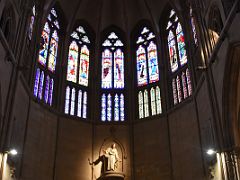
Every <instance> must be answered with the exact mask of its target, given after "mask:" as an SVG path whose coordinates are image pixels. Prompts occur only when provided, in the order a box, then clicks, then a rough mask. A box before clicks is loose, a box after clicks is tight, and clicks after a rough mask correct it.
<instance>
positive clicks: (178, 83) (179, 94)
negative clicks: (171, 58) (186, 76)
mask: <svg viewBox="0 0 240 180" xmlns="http://www.w3.org/2000/svg"><path fill="white" fill-rule="evenodd" d="M176 81H177V95H178V102H179V103H180V102H182V99H183V97H182V88H181V82H180V78H179V76H177V78H176Z"/></svg>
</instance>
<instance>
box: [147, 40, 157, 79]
mask: <svg viewBox="0 0 240 180" xmlns="http://www.w3.org/2000/svg"><path fill="white" fill-rule="evenodd" d="M148 69H149V71H148V72H149V81H150V83H153V82H157V81H158V80H159V71H158V61H157V46H156V44H155V43H154V42H152V41H151V42H150V44H149V46H148Z"/></svg>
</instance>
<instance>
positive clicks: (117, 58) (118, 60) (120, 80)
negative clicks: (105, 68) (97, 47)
mask: <svg viewBox="0 0 240 180" xmlns="http://www.w3.org/2000/svg"><path fill="white" fill-rule="evenodd" d="M114 88H124V60H123V53H122V51H121V50H120V49H117V51H116V52H115V53H114Z"/></svg>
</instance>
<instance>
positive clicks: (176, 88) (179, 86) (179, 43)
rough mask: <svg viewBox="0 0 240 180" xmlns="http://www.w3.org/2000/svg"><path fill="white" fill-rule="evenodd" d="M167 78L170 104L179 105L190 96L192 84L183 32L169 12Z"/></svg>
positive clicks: (175, 18)
mask: <svg viewBox="0 0 240 180" xmlns="http://www.w3.org/2000/svg"><path fill="white" fill-rule="evenodd" d="M166 31H167V37H168V53H169V69H170V70H169V77H170V81H171V83H170V84H171V89H172V102H173V104H174V105H176V104H178V103H181V102H182V101H183V100H184V99H186V98H188V97H189V96H190V95H192V84H191V77H190V72H189V69H188V66H189V65H188V57H187V49H186V44H185V39H184V32H183V28H182V25H181V23H180V22H179V19H178V16H177V14H176V12H175V11H174V10H171V12H170V15H169V21H168V24H167V28H166Z"/></svg>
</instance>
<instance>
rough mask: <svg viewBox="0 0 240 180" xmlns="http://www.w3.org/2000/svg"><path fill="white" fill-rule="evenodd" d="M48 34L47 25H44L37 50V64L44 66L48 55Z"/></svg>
mask: <svg viewBox="0 0 240 180" xmlns="http://www.w3.org/2000/svg"><path fill="white" fill-rule="evenodd" d="M49 34H50V28H49V25H48V23H45V25H44V29H43V31H42V35H41V40H40V49H39V56H38V62H39V63H40V64H41V65H43V66H45V65H46V61H47V55H48V46H49V39H50V37H49Z"/></svg>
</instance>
